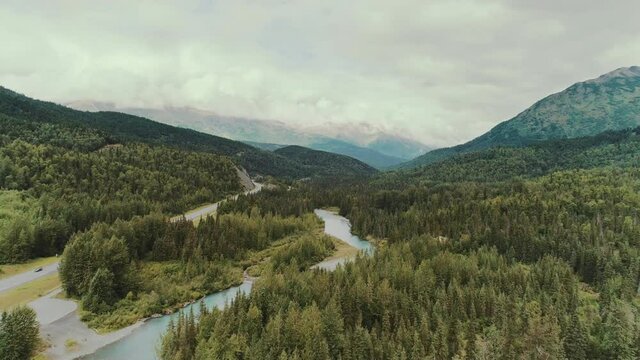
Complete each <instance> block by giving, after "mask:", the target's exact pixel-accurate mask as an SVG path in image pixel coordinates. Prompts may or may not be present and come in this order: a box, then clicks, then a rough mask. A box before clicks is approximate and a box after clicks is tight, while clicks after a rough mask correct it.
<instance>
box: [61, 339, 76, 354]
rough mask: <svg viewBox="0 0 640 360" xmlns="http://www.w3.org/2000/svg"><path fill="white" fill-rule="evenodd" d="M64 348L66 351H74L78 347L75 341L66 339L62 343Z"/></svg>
mask: <svg viewBox="0 0 640 360" xmlns="http://www.w3.org/2000/svg"><path fill="white" fill-rule="evenodd" d="M64 347H65V348H66V349H67V350H68V351H72V350H75V349H76V348H77V347H78V342H77V341H76V340H75V339H67V340H65V342H64Z"/></svg>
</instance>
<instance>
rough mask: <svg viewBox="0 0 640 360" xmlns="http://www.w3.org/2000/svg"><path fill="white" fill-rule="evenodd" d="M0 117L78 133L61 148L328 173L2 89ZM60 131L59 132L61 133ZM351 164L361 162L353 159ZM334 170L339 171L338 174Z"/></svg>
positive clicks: (263, 171) (255, 170)
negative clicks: (167, 149) (117, 149)
mask: <svg viewBox="0 0 640 360" xmlns="http://www.w3.org/2000/svg"><path fill="white" fill-rule="evenodd" d="M0 116H3V117H4V119H5V124H6V126H4V127H5V128H6V131H7V132H11V131H15V129H16V126H18V125H17V124H18V123H19V124H21V125H20V126H21V127H27V128H32V129H35V128H40V129H42V128H43V127H48V128H51V129H54V128H56V129H58V130H56V131H55V133H58V134H59V135H62V134H64V136H70V134H74V133H77V135H78V136H73V139H67V140H66V141H65V145H66V147H78V146H79V145H78V144H83V145H82V146H84V147H85V150H95V149H97V148H100V147H102V146H104V145H107V144H114V143H126V142H141V143H146V144H151V145H164V146H171V147H175V148H179V149H181V150H189V151H201V152H211V153H215V154H221V155H226V156H229V157H231V158H232V159H233V160H234V162H235V163H236V164H238V165H241V166H243V167H244V168H246V169H247V170H248V171H249V172H250V173H251V174H254V175H255V174H260V175H271V176H277V177H282V178H292V179H296V178H303V177H311V176H317V175H319V174H320V173H324V174H326V173H327V172H326V171H324V170H323V169H322V166H321V165H320V164H317V166H311V165H310V164H308V163H304V164H303V163H300V162H297V161H296V160H294V159H289V158H287V157H284V156H280V155H278V154H277V153H273V152H270V151H264V150H261V149H256V148H254V147H252V146H250V145H248V144H245V143H243V142H240V141H234V140H229V139H226V138H222V137H218V136H214V135H209V134H204V133H201V132H198V131H195V130H190V129H184V128H179V127H174V126H171V125H166V124H162V123H159V122H156V121H152V120H149V119H146V118H143V117H139V116H134V115H128V114H123V113H119V112H111V111H102V112H85V111H78V110H73V109H70V108H67V107H64V106H61V105H57V104H54V103H51V102H45V101H39V100H35V99H31V98H28V97H26V96H24V95H21V94H18V93H15V92H13V91H11V90H8V89H5V88H2V87H0ZM54 125H55V126H54ZM56 126H57V127H56ZM12 129H14V130H12ZM60 129H64V130H63V131H60ZM51 131H53V130H51ZM20 133H21V135H20V136H24V134H23V133H24V132H23V131H22V130H20ZM5 134H6V132H5ZM39 134H40V135H39V136H41V135H42V132H41V131H40V132H39ZM52 134H53V133H52ZM88 134H91V135H88ZM40 140H41V141H42V142H44V143H50V142H49V141H51V142H54V143H56V142H57V143H58V145H62V144H60V139H59V137H58V136H53V135H52V136H50V137H48V138H47V139H46V140H43V139H40ZM89 140H90V141H89ZM341 164H343V165H345V166H349V165H350V164H352V163H350V162H342V163H341ZM353 164H354V165H355V166H357V167H359V166H360V165H359V164H358V163H353ZM342 170H343V171H344V172H346V173H349V172H350V171H351V169H346V168H345V169H342ZM359 170H360V169H359V168H358V169H355V171H356V172H358V171H359ZM336 174H338V175H339V173H336Z"/></svg>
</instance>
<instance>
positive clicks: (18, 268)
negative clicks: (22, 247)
mask: <svg viewBox="0 0 640 360" xmlns="http://www.w3.org/2000/svg"><path fill="white" fill-rule="evenodd" d="M58 260H60V258H58V257H55V256H51V257H46V258H39V259H33V260H29V261H27V262H24V263H21V264H9V265H0V279H4V278H7V277H10V276H13V275H17V274H20V273H23V272H27V271H33V270H35V269H37V268H39V267H42V266H46V265H50V264H53V263H54V262H56V261H58Z"/></svg>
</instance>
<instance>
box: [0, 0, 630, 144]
mask: <svg viewBox="0 0 640 360" xmlns="http://www.w3.org/2000/svg"><path fill="white" fill-rule="evenodd" d="M639 13H640V3H639V2H637V1H635V0H629V1H618V2H616V4H615V6H612V5H607V4H606V3H605V2H602V1H592V0H588V1H587V0H585V1H578V0H565V1H548V0H543V1H536V2H531V1H525V0H521V1H513V0H512V1H507V0H504V1H464V0H462V1H450V0H441V1H440V0H439V1H427V0H399V1H387V0H366V1H365V0H351V1H343V0H322V1H318V0H314V1H311V0H279V1H276V0H211V1H171V2H170V1H122V0H111V1H108V2H106V1H105V2H87V1H79V0H78V1H70V0H67V1H60V0H59V1H50V0H36V1H17V0H8V1H3V6H2V7H1V8H0V23H2V24H3V28H4V30H5V31H2V32H0V43H1V44H2V47H3V49H2V51H1V52H0V84H1V85H3V86H6V87H9V88H12V89H15V90H17V91H20V92H23V93H25V94H27V95H30V96H33V97H37V98H43V99H50V100H55V101H59V102H67V101H72V100H79V99H93V100H98V101H109V102H114V103H115V104H117V105H118V106H120V107H162V106H190V107H197V108H202V109H207V110H213V111H215V112H217V113H220V114H223V115H233V116H242V117H252V118H263V119H279V120H282V121H285V122H289V123H293V124H297V125H299V126H318V125H322V124H332V123H335V124H350V125H352V124H358V123H366V124H369V125H371V126H373V127H374V128H375V127H377V128H381V129H385V130H387V131H392V132H398V133H405V134H409V135H410V136H411V137H414V138H417V139H420V140H422V141H423V142H425V143H428V144H432V145H439V146H444V145H451V144H455V143H459V142H462V141H465V140H468V139H470V138H473V137H475V136H477V135H479V134H481V133H482V132H484V131H486V130H488V129H489V128H490V127H492V126H493V125H495V124H497V123H498V122H500V121H502V120H505V119H507V118H509V117H511V116H513V115H515V114H516V113H518V112H519V111H521V110H523V109H524V108H526V107H528V106H529V105H531V104H532V103H533V102H534V101H536V100H538V99H539V98H541V97H543V96H545V95H548V94H549V93H551V92H556V91H560V90H562V89H563V88H565V87H567V86H569V85H570V84H572V83H574V82H577V81H581V80H585V79H588V78H593V77H596V76H598V75H600V74H602V73H605V72H608V71H611V70H613V69H615V68H617V67H621V66H630V65H634V64H638V63H640V27H639V26H638V25H637V14H639ZM7 30H8V31H7Z"/></svg>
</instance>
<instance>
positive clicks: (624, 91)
mask: <svg viewBox="0 0 640 360" xmlns="http://www.w3.org/2000/svg"><path fill="white" fill-rule="evenodd" d="M638 125H640V67H638V66H632V67H628V68H620V69H617V70H614V71H612V72H610V73H607V74H605V75H602V76H600V77H598V78H596V79H592V80H587V81H584V82H580V83H577V84H574V85H571V86H570V87H569V88H567V89H566V90H564V91H561V92H559V93H556V94H553V95H550V96H547V97H546V98H544V99H542V100H540V101H538V102H537V103H535V104H534V105H533V106H531V107H530V108H528V109H526V110H525V111H523V112H521V113H520V114H518V115H517V116H516V117H514V118H512V119H510V120H507V121H505V122H502V123H500V124H498V125H497V126H496V127H494V128H493V129H491V130H490V131H489V132H487V133H485V134H484V135H482V136H480V137H477V138H475V139H473V140H471V141H470V142H467V143H465V144H462V145H458V146H454V147H450V148H445V149H438V150H433V151H430V152H428V153H426V154H424V155H422V156H420V157H418V158H416V159H414V160H412V161H410V162H408V163H406V164H403V165H402V166H403V167H412V166H419V165H424V164H429V163H433V162H437V161H440V160H442V159H445V158H448V157H450V156H452V155H454V154H459V153H467V152H473V151H477V150H480V149H485V148H489V147H494V146H523V145H528V144H532V143H535V142H538V141H542V140H549V139H563V138H576V137H580V136H589V135H595V134H598V133H601V132H603V131H607V130H621V129H626V128H633V127H636V126H638Z"/></svg>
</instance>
